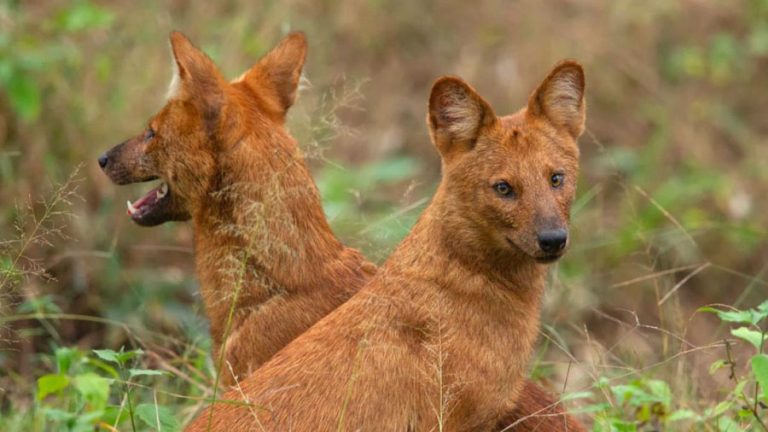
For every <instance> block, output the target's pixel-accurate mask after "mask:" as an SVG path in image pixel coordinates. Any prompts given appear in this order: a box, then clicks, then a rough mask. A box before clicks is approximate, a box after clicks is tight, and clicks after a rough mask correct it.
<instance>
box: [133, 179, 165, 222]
mask: <svg viewBox="0 0 768 432" xmlns="http://www.w3.org/2000/svg"><path fill="white" fill-rule="evenodd" d="M158 189H160V187H159V186H158V187H156V188H153V189H152V190H151V191H149V192H147V194H146V195H144V196H143V197H141V198H139V200H138V201H136V202H135V203H133V207H134V208H135V209H136V210H137V211H136V214H141V210H142V207H146V206H151V205H152V204H154V203H155V202H156V201H157V191H158ZM128 216H132V215H131V212H130V211H129V212H128Z"/></svg>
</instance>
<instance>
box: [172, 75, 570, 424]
mask: <svg viewBox="0 0 768 432" xmlns="http://www.w3.org/2000/svg"><path fill="white" fill-rule="evenodd" d="M427 118H428V121H427V123H428V126H429V130H430V136H431V138H432V142H433V143H434V145H435V147H436V148H437V150H438V152H439V153H440V155H441V160H442V172H443V178H442V181H441V183H440V185H439V187H438V190H437V192H436V193H435V196H434V198H433V200H432V202H431V203H430V205H429V206H428V207H427V209H426V210H425V211H424V213H423V214H422V216H421V217H420V218H419V220H418V222H417V223H416V224H415V226H414V227H413V229H412V231H411V233H410V234H409V235H408V236H407V237H406V238H405V239H404V240H403V241H402V243H401V244H400V245H399V246H398V247H397V249H396V250H395V251H394V252H393V253H392V255H391V256H390V257H389V259H388V260H387V261H386V262H385V263H384V265H383V266H382V267H381V268H380V269H379V271H378V273H377V274H376V275H375V276H374V277H373V278H372V279H371V280H370V281H369V282H368V284H367V285H365V287H363V288H362V289H361V290H360V291H359V292H358V293H357V294H355V295H354V296H353V297H352V298H351V299H350V300H349V301H347V302H346V303H344V304H342V305H341V306H339V307H338V308H337V309H336V310H334V311H333V312H331V313H330V314H329V315H327V316H326V317H325V318H323V319H322V320H320V321H319V322H318V323H317V324H315V325H314V326H313V327H312V328H310V329H309V330H308V331H307V332H305V333H304V334H302V335H301V336H299V337H298V338H296V339H295V340H294V341H293V342H291V343H290V344H288V346H286V347H285V348H284V349H283V350H282V351H280V352H279V353H277V354H276V355H275V356H274V357H272V359H271V360H269V361H268V362H267V363H265V364H264V365H263V366H262V367H261V368H259V369H258V370H257V371H256V372H255V373H254V374H252V375H251V376H249V377H248V378H247V379H246V380H245V381H244V382H242V383H240V386H239V388H238V390H237V391H230V392H228V393H227V394H225V395H224V399H229V400H241V399H243V398H245V400H246V401H247V402H248V405H247V406H243V405H242V404H230V403H226V404H224V403H217V404H214V405H213V407H212V408H209V409H208V410H207V411H205V412H203V413H202V414H201V415H200V416H199V417H198V418H197V419H196V420H195V421H194V422H193V423H192V424H191V426H190V427H189V428H188V429H187V430H189V431H192V432H196V431H204V430H208V428H209V427H211V430H217V431H228V432H233V431H245V430H259V429H261V430H275V431H277V430H280V431H282V430H295V431H307V430H331V429H336V430H387V431H390V430H391V431H428V430H450V431H475V430H492V429H493V428H495V427H497V426H498V425H499V423H500V422H502V421H503V420H506V419H507V417H505V415H506V414H507V413H510V412H513V410H514V408H515V406H516V405H515V402H516V401H517V400H518V399H519V397H520V395H521V390H522V389H523V388H524V385H525V384H524V383H525V379H524V375H525V372H526V365H527V363H528V360H529V357H530V355H531V352H532V350H533V346H534V342H535V340H536V336H537V334H538V327H539V325H538V323H539V310H540V301H541V296H542V292H543V289H544V285H545V274H546V271H547V264H548V263H551V262H553V261H555V260H557V259H558V258H560V257H561V256H562V255H563V253H564V251H565V250H566V246H567V244H568V221H569V213H570V207H571V203H572V202H573V199H574V196H575V190H576V178H577V175H578V156H579V150H578V147H577V145H576V140H577V138H578V137H579V135H580V134H581V133H582V131H583V127H584V121H585V101H584V73H583V70H582V68H581V66H580V65H578V64H577V63H575V62H572V61H566V62H563V63H561V64H559V65H557V66H556V67H555V68H554V69H553V70H552V71H551V72H550V74H549V75H548V76H547V77H546V78H545V79H544V81H543V82H542V83H541V84H540V85H539V86H538V88H537V89H536V90H535V91H534V92H533V93H532V95H531V97H530V98H529V101H528V104H527V106H526V107H525V108H523V109H521V110H520V111H518V112H517V113H514V114H512V115H508V116H504V117H497V116H496V115H495V114H494V112H493V110H492V108H491V107H490V105H489V104H488V103H487V102H486V101H485V100H484V99H483V98H482V97H481V96H480V95H479V94H477V92H476V91H475V90H474V89H473V88H472V87H471V86H469V85H468V84H467V83H465V82H464V81H463V80H461V79H460V78H456V77H444V78H441V79H439V80H438V81H437V82H436V83H435V84H434V86H433V88H432V93H431V96H430V99H429V110H428V117H427ZM550 430H565V428H562V429H558V428H554V429H550Z"/></svg>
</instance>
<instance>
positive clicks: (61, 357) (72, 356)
mask: <svg viewBox="0 0 768 432" xmlns="http://www.w3.org/2000/svg"><path fill="white" fill-rule="evenodd" d="M54 356H55V357H56V368H57V369H58V371H59V373H60V374H66V373H68V372H69V369H70V368H71V367H72V365H73V364H74V363H76V362H78V361H79V360H80V358H82V356H83V353H82V352H81V351H80V350H79V349H77V348H69V347H62V348H56V351H55V352H54Z"/></svg>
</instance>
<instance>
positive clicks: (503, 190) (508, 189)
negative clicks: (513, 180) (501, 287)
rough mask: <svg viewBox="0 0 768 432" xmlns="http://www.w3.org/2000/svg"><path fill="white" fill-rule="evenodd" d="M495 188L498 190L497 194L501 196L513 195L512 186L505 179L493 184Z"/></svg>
mask: <svg viewBox="0 0 768 432" xmlns="http://www.w3.org/2000/svg"><path fill="white" fill-rule="evenodd" d="M493 189H494V190H495V191H496V193H497V194H499V195H501V196H510V195H512V186H510V185H509V183H507V182H505V181H501V182H498V183H496V184H495V185H493Z"/></svg>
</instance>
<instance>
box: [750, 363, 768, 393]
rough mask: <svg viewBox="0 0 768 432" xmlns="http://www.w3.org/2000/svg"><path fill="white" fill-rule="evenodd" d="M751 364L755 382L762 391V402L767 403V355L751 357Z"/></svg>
mask: <svg viewBox="0 0 768 432" xmlns="http://www.w3.org/2000/svg"><path fill="white" fill-rule="evenodd" d="M751 363H752V373H754V374H755V380H757V382H758V383H759V384H760V387H761V388H762V389H763V400H765V401H766V402H767V403H768V354H758V355H756V356H754V357H752V361H751Z"/></svg>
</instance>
